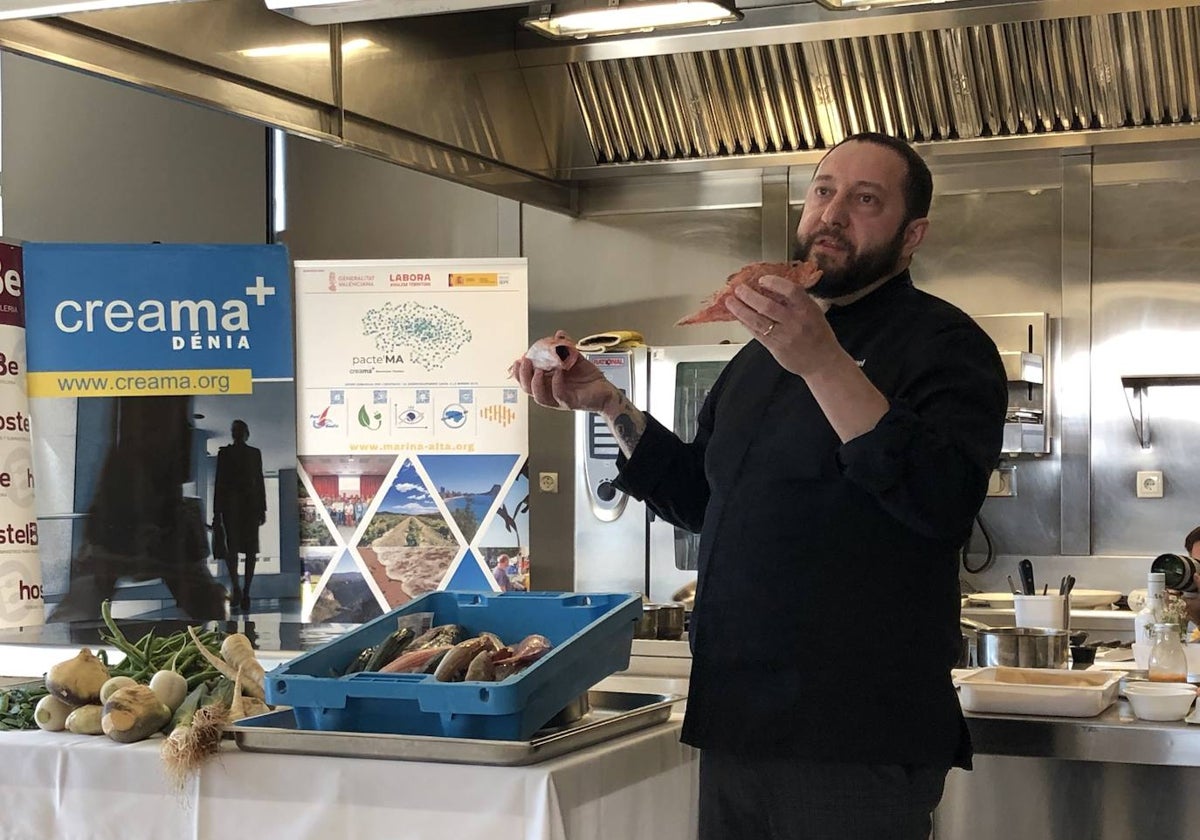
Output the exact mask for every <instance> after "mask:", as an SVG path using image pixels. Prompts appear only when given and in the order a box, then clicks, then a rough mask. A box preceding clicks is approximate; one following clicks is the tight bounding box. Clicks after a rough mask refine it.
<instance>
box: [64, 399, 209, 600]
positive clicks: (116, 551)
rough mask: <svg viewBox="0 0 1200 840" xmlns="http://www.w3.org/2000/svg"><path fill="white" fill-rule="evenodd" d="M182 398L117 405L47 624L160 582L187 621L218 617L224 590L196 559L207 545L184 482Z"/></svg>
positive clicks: (186, 443)
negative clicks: (122, 591)
mask: <svg viewBox="0 0 1200 840" xmlns="http://www.w3.org/2000/svg"><path fill="white" fill-rule="evenodd" d="M193 431H194V430H193V428H192V423H191V415H190V398H189V397H186V396H167V397H119V398H117V399H114V400H113V401H112V423H111V432H110V434H109V439H108V446H107V449H106V452H105V456H104V463H103V465H102V467H101V468H100V473H99V477H98V478H97V481H96V486H95V488H94V491H93V494H92V499H91V502H90V505H89V507H88V512H87V522H86V524H85V525H84V530H83V539H82V542H81V543H80V545H79V548H78V549H77V550H76V551H75V552H74V554H73V556H72V559H71V569H70V584H69V590H68V592H67V594H66V595H65V596H64V598H63V600H62V601H61V602H60V603H59V604H58V606H57V607H56V608H55V609H54V611H53V613H51V615H50V620H51V621H82V620H90V619H95V618H99V617H100V604H101V602H102V601H104V600H105V599H108V598H111V597H112V595H113V593H114V592H115V591H116V588H117V581H118V579H120V578H131V579H133V580H135V581H147V580H152V579H154V578H161V579H162V581H163V583H165V584H166V586H167V588H168V589H169V590H170V592H171V595H172V596H173V597H174V598H175V601H176V603H177V604H178V605H179V607H180V608H181V609H182V610H184V612H186V613H187V614H188V615H190V616H191V617H192V618H197V619H210V618H223V617H224V615H225V604H224V599H225V591H224V588H223V587H222V586H221V585H220V584H219V583H218V582H217V581H216V580H214V579H213V577H212V575H211V574H209V571H208V567H207V566H206V565H205V564H204V560H205V559H206V558H207V557H208V541H207V539H206V538H205V533H204V515H203V511H202V509H201V506H200V500H199V499H196V498H188V497H185V496H184V495H183V484H184V483H185V482H187V481H189V480H190V479H191V441H192V433H193Z"/></svg>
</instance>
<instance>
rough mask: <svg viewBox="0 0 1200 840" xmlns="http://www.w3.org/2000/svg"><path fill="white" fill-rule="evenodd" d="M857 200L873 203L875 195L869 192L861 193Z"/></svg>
mask: <svg viewBox="0 0 1200 840" xmlns="http://www.w3.org/2000/svg"><path fill="white" fill-rule="evenodd" d="M858 200H859V201H861V202H862V203H863V204H874V203H875V201H876V199H875V196H873V195H871V194H870V193H863V194H862V195H860V196H859V197H858Z"/></svg>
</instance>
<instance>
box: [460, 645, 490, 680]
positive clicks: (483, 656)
mask: <svg viewBox="0 0 1200 840" xmlns="http://www.w3.org/2000/svg"><path fill="white" fill-rule="evenodd" d="M495 655H496V652H495V651H491V650H481V651H479V653H477V654H475V658H474V659H472V660H471V664H470V665H468V666H467V674H466V676H465V677H463V680H465V681H466V682H491V681H492V680H494V679H496V666H494V665H493V664H492V657H494V656H495Z"/></svg>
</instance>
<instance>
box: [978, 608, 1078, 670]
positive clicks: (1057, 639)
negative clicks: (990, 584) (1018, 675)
mask: <svg viewBox="0 0 1200 840" xmlns="http://www.w3.org/2000/svg"><path fill="white" fill-rule="evenodd" d="M961 623H962V625H963V626H965V627H970V628H971V629H972V630H974V631H975V637H976V642H975V664H976V665H978V666H979V667H981V668H987V667H991V666H994V665H999V666H1005V667H1011V668H1065V667H1067V661H1068V660H1067V655H1068V653H1069V652H1070V647H1071V644H1070V639H1069V638H1068V634H1067V631H1066V630H1044V629H1041V628H1037V627H988V626H987V625H985V624H980V623H979V622H977V621H971V620H970V619H962V621H961Z"/></svg>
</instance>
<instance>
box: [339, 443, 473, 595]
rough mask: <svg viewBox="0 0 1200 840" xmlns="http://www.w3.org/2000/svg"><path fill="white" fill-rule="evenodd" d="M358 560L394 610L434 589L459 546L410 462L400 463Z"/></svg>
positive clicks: (370, 520) (367, 528)
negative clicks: (361, 560) (364, 566)
mask: <svg viewBox="0 0 1200 840" xmlns="http://www.w3.org/2000/svg"><path fill="white" fill-rule="evenodd" d="M356 549H357V551H358V555H359V556H360V557H361V558H362V559H363V562H364V563H365V564H366V567H367V569H368V570H369V572H370V573H371V576H372V578H374V580H375V583H376V585H377V586H378V587H379V590H380V591H381V592H382V593H383V598H384V600H385V601H386V602H387V603H388V605H389V606H392V607H396V606H399V605H401V604H405V603H408V602H409V601H410V600H412V599H413V598H416V597H417V596H419V595H424V594H425V593H426V592H432V591H434V590H435V589H437V588H438V585H439V584H440V583H441V581H442V578H443V577H444V576H445V574H446V570H447V569H449V568H450V564H451V563H452V562H453V561H454V558H455V557H456V556H457V555H458V554H459V552H460V550H461V547H460V545H459V542H458V540H457V539H456V538H455V536H454V533H453V531H452V530H451V528H450V526H449V525H448V524H447V522H446V519H445V517H443V516H442V512H441V510H440V509H439V508H438V505H437V501H436V500H435V499H434V498H433V495H432V493H431V492H430V489H429V487H428V486H427V484H426V483H425V479H424V478H423V477H422V475H421V473H420V472H419V471H418V470H417V467H416V466H415V465H414V463H413V462H412V461H411V460H407V459H406V460H405V461H404V462H403V463H401V465H400V468H399V469H398V470H396V474H395V475H394V476H392V477H391V478H390V479H389V481H388V484H387V486H386V489H385V490H384V491H383V493H382V495H381V497H380V499H379V503H378V507H377V508H376V509H375V511H374V513H373V514H369V516H368V521H367V522H366V523H365V527H364V528H363V529H362V531H361V533H360V534H359V538H358V543H357V546H356Z"/></svg>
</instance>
